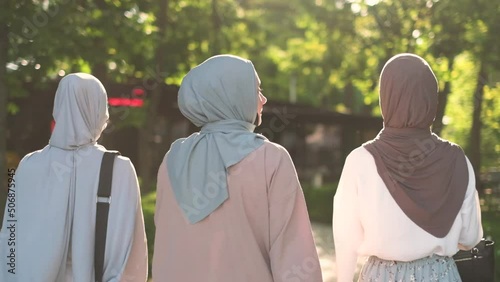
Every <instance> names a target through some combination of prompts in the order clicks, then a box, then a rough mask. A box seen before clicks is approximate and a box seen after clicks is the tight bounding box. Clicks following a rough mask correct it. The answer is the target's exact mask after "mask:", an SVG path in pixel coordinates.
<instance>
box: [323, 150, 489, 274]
mask: <svg viewBox="0 0 500 282" xmlns="http://www.w3.org/2000/svg"><path fill="white" fill-rule="evenodd" d="M467 167H468V169H469V184H468V187H467V192H466V195H465V200H464V203H463V205H462V208H461V210H460V213H459V214H458V216H457V217H456V219H455V222H454V223H453V226H452V227H451V230H450V232H449V233H448V235H446V236H445V237H444V238H436V237H434V236H432V235H431V234H429V233H427V232H426V231H424V230H423V229H422V228H420V227H419V226H417V225H416V224H415V223H413V221H411V220H410V219H409V218H408V217H407V216H406V214H405V213H404V212H403V211H402V210H401V208H400V207H399V206H398V204H397V203H396V201H395V200H394V199H393V198H392V196H391V194H390V193H389V191H388V190H387V187H386V186H385V184H384V182H383V180H382V179H381V178H380V176H379V175H378V172H377V167H376V165H375V160H374V159H373V156H372V155H371V154H370V153H369V152H368V151H367V150H366V149H365V148H363V147H359V148H357V149H355V150H354V151H352V152H351V153H350V154H349V156H348V157H347V159H346V162H345V165H344V169H343V171H342V176H341V177H340V182H339V185H338V188H337V192H336V194H335V197H334V203H333V208H334V210H333V235H334V241H335V253H336V263H337V281H338V282H344V281H352V280H353V276H354V272H355V268H356V262H357V258H358V255H359V256H377V257H379V258H381V259H385V260H397V261H412V260H416V259H419V258H423V257H426V256H430V255H432V254H437V255H441V256H453V255H454V254H455V253H456V252H457V251H458V250H459V249H470V248H472V247H473V246H475V245H476V244H477V243H478V242H479V241H480V239H481V237H482V236H483V229H482V227H481V211H480V205H479V198H478V195H477V191H476V186H475V177H474V170H473V168H472V165H471V164H470V162H469V160H468V159H467Z"/></svg>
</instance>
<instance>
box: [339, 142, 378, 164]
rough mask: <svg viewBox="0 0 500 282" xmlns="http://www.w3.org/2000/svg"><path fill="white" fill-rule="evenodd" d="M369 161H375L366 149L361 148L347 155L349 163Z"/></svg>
mask: <svg viewBox="0 0 500 282" xmlns="http://www.w3.org/2000/svg"><path fill="white" fill-rule="evenodd" d="M368 160H373V156H372V155H371V154H370V152H369V151H368V150H367V149H366V148H365V147H364V146H359V147H357V148H356V149H354V150H352V151H351V152H350V153H349V155H347V158H346V163H347V162H366V161H368Z"/></svg>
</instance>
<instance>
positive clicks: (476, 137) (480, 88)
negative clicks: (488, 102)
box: [469, 61, 487, 194]
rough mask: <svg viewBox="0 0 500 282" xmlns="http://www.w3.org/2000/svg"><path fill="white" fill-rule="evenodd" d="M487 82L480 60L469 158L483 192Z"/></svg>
mask: <svg viewBox="0 0 500 282" xmlns="http://www.w3.org/2000/svg"><path fill="white" fill-rule="evenodd" d="M486 83H487V72H486V66H485V63H484V62H482V61H481V62H480V66H479V73H478V75H477V84H476V90H475V91H474V97H473V100H474V110H473V112H472V127H471V130H470V134H469V135H470V136H469V137H470V139H469V140H470V141H469V159H470V162H471V164H472V167H473V168H474V173H475V175H476V189H477V190H478V192H479V193H480V194H482V185H481V182H480V177H479V173H480V171H481V111H482V104H483V96H484V86H485V85H486Z"/></svg>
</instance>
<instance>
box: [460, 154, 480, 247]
mask: <svg viewBox="0 0 500 282" xmlns="http://www.w3.org/2000/svg"><path fill="white" fill-rule="evenodd" d="M467 167H468V170H469V184H468V187H467V192H466V194H465V200H464V203H463V205H462V208H461V209H460V217H461V218H462V229H461V231H460V239H459V242H458V243H459V245H458V247H459V249H461V250H470V249H471V248H473V247H474V246H475V245H476V244H477V243H478V242H479V241H480V240H481V237H483V228H482V226H481V206H480V204H479V196H478V194H477V190H476V179H475V175H474V169H473V168H472V165H471V163H470V162H469V160H468V159H467Z"/></svg>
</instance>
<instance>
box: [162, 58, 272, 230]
mask: <svg viewBox="0 0 500 282" xmlns="http://www.w3.org/2000/svg"><path fill="white" fill-rule="evenodd" d="M257 84H258V81H257V74H256V72H255V69H254V67H253V64H252V63H251V62H250V61H248V60H245V59H242V58H239V57H236V56H231V55H219V56H215V57H212V58H210V59H208V60H206V61H205V62H203V63H202V64H200V65H199V66H197V67H195V68H193V69H192V70H191V71H190V72H189V73H188V74H187V75H186V76H185V77H184V79H183V81H182V84H181V87H180V89H179V97H178V103H179V108H180V110H181V112H182V114H183V115H184V116H185V117H186V118H188V119H189V120H190V121H191V122H192V123H193V124H195V125H196V126H200V127H201V130H200V132H197V133H194V134H192V135H191V136H189V137H187V138H182V139H179V140H177V141H175V142H174V143H173V144H172V146H171V148H170V150H169V152H168V153H167V156H166V161H167V167H168V175H169V178H170V182H171V185H172V189H173V192H174V195H175V198H176V200H177V202H178V204H179V206H180V207H181V209H182V210H183V213H184V215H185V216H186V218H187V220H188V221H189V222H190V223H192V224H194V223H196V222H198V221H201V220H203V219H204V218H205V217H207V216H208V215H210V214H211V213H212V212H213V211H214V210H216V209H217V208H218V207H219V206H220V205H221V204H222V203H223V202H224V201H225V200H226V199H228V197H229V194H228V189H227V170H228V168H229V167H231V166H232V165H235V164H237V163H238V162H240V161H241V160H242V159H243V158H245V157H246V156H247V155H248V154H250V153H251V152H253V151H254V150H256V149H257V148H259V147H260V146H261V145H262V144H263V143H264V140H265V137H264V136H262V135H260V134H255V133H253V130H254V129H255V125H253V123H254V122H255V118H256V115H257V99H258V96H257V95H258V88H257V87H258V85H257Z"/></svg>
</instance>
